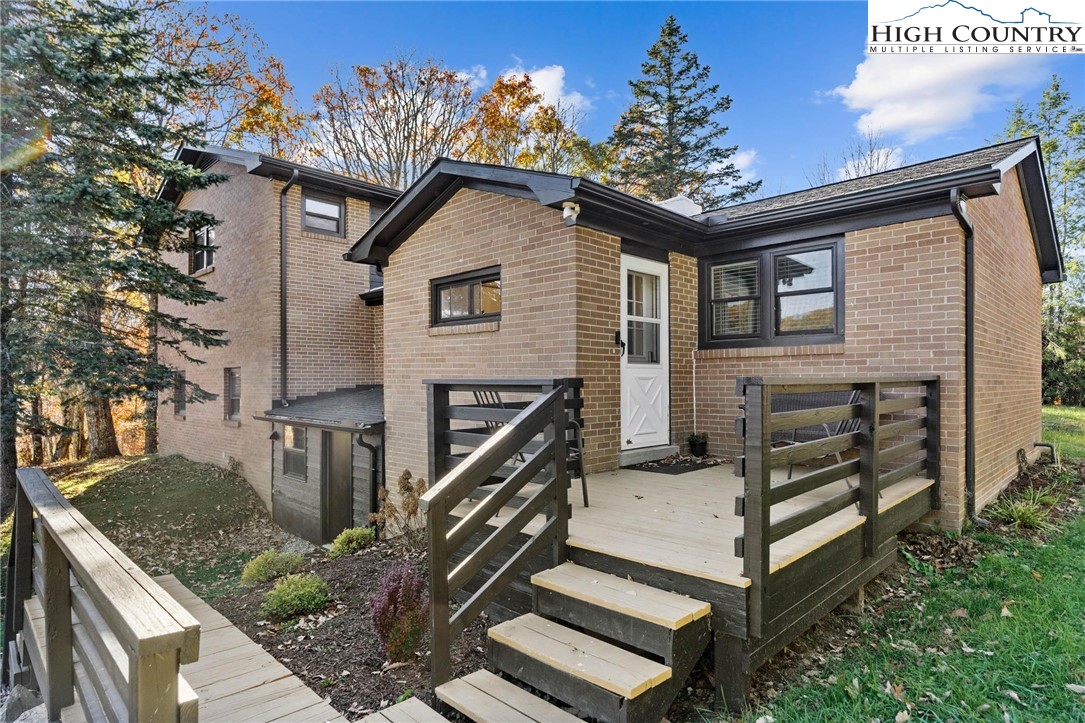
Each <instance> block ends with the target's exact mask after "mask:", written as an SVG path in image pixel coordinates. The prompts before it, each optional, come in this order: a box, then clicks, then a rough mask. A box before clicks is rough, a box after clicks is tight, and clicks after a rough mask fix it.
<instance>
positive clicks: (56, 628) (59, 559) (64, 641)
mask: <svg viewBox="0 0 1085 723" xmlns="http://www.w3.org/2000/svg"><path fill="white" fill-rule="evenodd" d="M39 542H40V543H41V552H42V563H43V564H42V567H43V570H42V575H43V578H44V580H43V583H42V584H43V585H44V587H45V590H44V593H45V599H44V600H42V607H43V608H44V610H45V674H46V675H48V677H49V686H48V695H47V696H46V699H45V710H46V713H48V714H49V720H59V719H60V711H61V710H63V709H64V708H65V707H67V706H69V705H71V704H72V703H74V702H75V677H74V675H75V669H74V667H73V665H72V601H71V595H72V588H71V580H70V578H69V574H70V571H71V568H70V565H69V563H68V558H66V557H65V556H64V551H63V550H61V549H60V546H59V545H58V544H57V542H56V540H54V539H53V535H52V533H50V532H49V530H47V529H46V527H45V525H44V524H43V525H42V526H41V539H40V540H39Z"/></svg>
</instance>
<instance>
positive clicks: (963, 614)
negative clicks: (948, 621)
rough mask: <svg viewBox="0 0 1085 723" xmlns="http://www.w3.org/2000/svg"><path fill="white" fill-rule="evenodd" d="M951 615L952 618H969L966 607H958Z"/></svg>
mask: <svg viewBox="0 0 1085 723" xmlns="http://www.w3.org/2000/svg"><path fill="white" fill-rule="evenodd" d="M949 616H950V617H951V618H967V617H968V611H967V610H965V609H964V608H957V609H956V610H954V611H953V612H951V613H950V614H949Z"/></svg>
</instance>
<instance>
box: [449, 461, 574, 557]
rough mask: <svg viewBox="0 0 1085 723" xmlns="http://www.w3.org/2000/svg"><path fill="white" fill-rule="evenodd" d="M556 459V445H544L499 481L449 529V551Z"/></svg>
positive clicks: (452, 552) (455, 549)
mask: <svg viewBox="0 0 1085 723" xmlns="http://www.w3.org/2000/svg"><path fill="white" fill-rule="evenodd" d="M552 459H554V448H553V447H545V448H543V449H540V450H539V451H538V452H536V453H535V454H533V455H531V456H530V457H528V458H527V460H526V461H525V462H524V465H523V466H522V467H520V468H519V469H518V470H516V472H515V473H514V474H513V475H512V476H511V477H509V478H508V479H506V480H505V481H504V482H503V483H501V485H499V486H498V487H497V488H496V489H495V490H494V491H493V492H492V493H490V494H489V495H488V496H487V497H486V499H484V500H482V501H481V502H479V503H478V504H477V505H476V506H475V508H474V509H472V510H471V511H470V512H468V513H467V514H466V515H464V517H463V518H462V519H460V521H459V522H457V523H456V525H455V527H453V528H452V529H451V530H449V532H448V554H449V555H452V554H454V553H455V552H456V551H457V550H459V549H460V548H461V547H463V544H464V543H465V542H467V541H468V540H470V539H471V537H472V536H473V535H474V534H475V533H476V532H478V531H479V530H481V529H482V528H483V527H485V526H486V521H487V520H489V519H490V518H491V517H493V516H494V515H495V514H496V513H497V512H498V511H500V510H501V508H502V507H504V506H505V503H507V502H508V501H509V500H511V499H512V498H513V497H515V496H516V493H517V492H519V491H520V490H522V489H523V488H524V486H525V485H527V484H528V483H530V482H531V481H532V480H533V479H535V475H537V474H538V473H539V472H541V471H542V470H543V469H544V468H545V467H546V465H547V464H548V463H549V462H550V461H551V460H552Z"/></svg>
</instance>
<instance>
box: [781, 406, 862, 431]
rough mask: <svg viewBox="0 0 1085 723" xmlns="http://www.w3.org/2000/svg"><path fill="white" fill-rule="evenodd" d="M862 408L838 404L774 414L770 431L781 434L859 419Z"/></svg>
mask: <svg viewBox="0 0 1085 723" xmlns="http://www.w3.org/2000/svg"><path fill="white" fill-rule="evenodd" d="M861 409H862V407H860V406H859V405H858V404H838V405H835V406H831V407H815V408H813V409H798V410H795V411H792V412H774V413H773V414H772V417H771V421H770V423H769V429H770V430H771V431H773V432H780V431H784V430H788V429H799V428H801V427H813V426H815V425H819V424H831V423H832V422H842V421H844V420H845V419H858V417H859V413H860V411H861Z"/></svg>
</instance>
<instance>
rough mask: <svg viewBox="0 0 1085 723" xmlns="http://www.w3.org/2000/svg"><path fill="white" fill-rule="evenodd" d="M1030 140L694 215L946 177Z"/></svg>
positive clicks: (762, 209) (742, 212)
mask: <svg viewBox="0 0 1085 723" xmlns="http://www.w3.org/2000/svg"><path fill="white" fill-rule="evenodd" d="M1030 143H1032V139H1031V138H1023V139H1019V140H1014V141H1009V142H1007V143H999V144H997V145H994V146H988V147H986V148H980V149H978V150H975V151H968V152H967V153H958V154H957V155H955V156H947V157H945V158H939V159H937V160H934V161H927V162H925V163H916V164H913V165H910V166H904V167H902V168H895V169H893V170H891V171H883V172H882V173H875V174H873V175H870V176H861V177H859V178H853V179H851V180H848V181H841V182H839V183H830V184H829V185H827V186H817V187H815V188H809V189H807V190H805V191H795V192H794V193H785V194H783V195H781V196H772V197H771V198H763V199H760V200H757V201H750V202H749V203H740V204H737V205H735V206H726V207H724V208H720V209H717V210H715V211H709V212H707V213H704V214H701V215H700V216H697V217H696V218H701V219H707V218H727V219H734V218H744V217H746V216H753V215H755V214H759V213H767V212H769V211H778V210H780V209H784V208H791V207H793V206H802V205H805V204H808V203H815V202H817V201H825V200H828V199H831V198H838V197H841V196H848V195H851V194H853V193H860V192H863V191H871V190H874V189H876V188H886V187H889V186H896V185H899V184H903V183H909V182H912V181H920V180H923V179H926V178H936V177H938V176H946V175H949V174H952V173H958V172H960V171H967V170H970V169H974V168H981V167H984V166H991V165H994V164H996V163H998V162H999V161H1002V160H1005V159H1006V158H1008V157H1010V156H1012V155H1013V154H1014V153H1016V152H1017V151H1018V150H1020V149H1021V148H1023V147H1025V146H1027V145H1028V144H1030Z"/></svg>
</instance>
